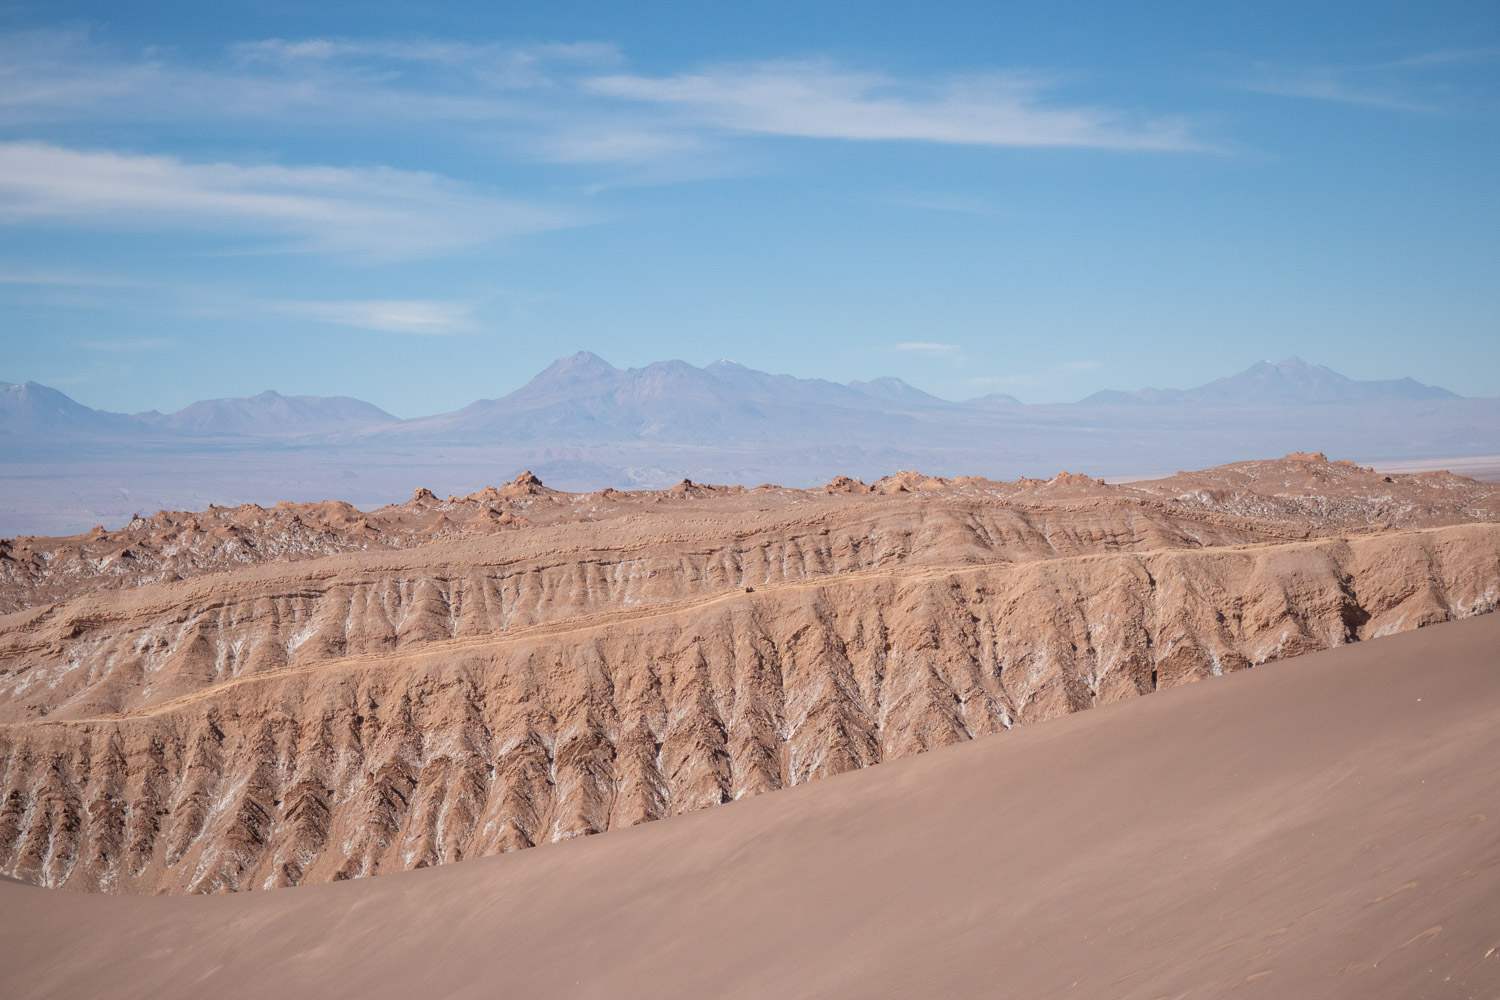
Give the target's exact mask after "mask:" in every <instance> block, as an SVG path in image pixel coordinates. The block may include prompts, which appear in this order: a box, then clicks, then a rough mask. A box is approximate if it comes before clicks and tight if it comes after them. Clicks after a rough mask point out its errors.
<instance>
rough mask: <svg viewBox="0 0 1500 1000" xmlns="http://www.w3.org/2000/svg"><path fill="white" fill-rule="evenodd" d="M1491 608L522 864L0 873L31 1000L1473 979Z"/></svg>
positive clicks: (11, 984) (1477, 971) (1483, 946)
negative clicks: (292, 877) (224, 872)
mask: <svg viewBox="0 0 1500 1000" xmlns="http://www.w3.org/2000/svg"><path fill="white" fill-rule="evenodd" d="M1497 718H1500V617H1497V616H1495V615H1486V616H1482V617H1478V618H1473V619H1469V620H1466V621H1460V622H1453V623H1449V624H1443V625H1436V626H1432V627H1430V628H1426V629H1422V630H1420V631H1416V632H1408V633H1404V634H1401V635H1396V636H1391V637H1387V638H1382V639H1378V640H1375V641H1371V642H1365V643H1359V644H1357V645H1353V646H1345V647H1342V648H1339V649H1336V650H1331V651H1328V652H1323V653H1314V654H1310V655H1307V656H1303V657H1298V658H1295V659H1292V660H1289V661H1286V662H1282V663H1279V664H1272V665H1267V666H1264V667H1260V668H1258V669H1256V670H1253V671H1246V672H1242V673H1238V674H1235V675H1233V676H1230V677H1224V678H1217V679H1213V680H1210V681H1208V682H1205V683H1202V684H1194V685H1191V686H1188V687H1182V688H1177V689H1174V690H1171V691H1166V692H1163V693H1161V694H1158V695H1156V696H1154V697H1151V698H1144V699H1138V700H1134V701H1131V702H1128V703H1123V704H1119V705H1114V706H1110V707H1108V708H1105V709H1102V710H1099V711H1092V712H1086V713H1081V714H1076V715H1070V716H1067V717H1064V718H1058V719H1054V720H1052V721H1050V722H1047V723H1045V724H1042V725H1037V726H1033V727H1028V728H1025V729H1021V730H1018V731H1016V732H1014V733H1010V734H1007V735H998V736H993V737H988V738H985V739H980V740H976V741H973V742H970V743H966V744H962V745H957V746H952V747H948V748H946V749H943V750H939V751H934V752H932V753H927V754H923V755H920V756H917V757H913V758H910V759H906V760H902V761H898V762H895V763H892V764H889V765H886V766H883V767H879V768H873V769H869V770H863V771H858V772H852V773H848V774H844V775H841V776H838V777H836V778H833V779H831V780H827V781H821V782H817V783H815V784H813V785H809V786H805V787H800V788H796V789H791V790H788V791H785V792H782V793H779V794H776V795H768V796H762V797H759V798H755V799H749V800H746V801H743V802H739V803H735V804H733V805H731V806H727V807H724V808H719V809H712V810H707V811H702V812H697V813H694V814H691V815H687V816H681V817H677V818H675V819H672V820H670V821H667V822H662V823H653V824H649V825H646V826H641V827H635V828H631V829H623V830H617V831H613V832H611V833H609V834H607V835H605V836H602V837H594V838H587V839H584V840H578V841H574V842H571V843H567V844H561V845H557V846H553V847H548V848H546V849H544V850H536V851H525V852H521V853H516V854H509V855H506V856H503V857H497V858H487V859H481V860H475V861H469V862H465V863H462V864H457V865H448V866H444V867H441V868H433V869H426V870H422V871H413V872H406V873H401V874H394V875H390V876H386V877H382V878H376V879H367V880H360V881H356V882H346V883H339V884H333V885H319V886H305V887H301V888H295V889H286V890H280V891H276V892H266V893H249V894H230V895H224V896H209V897H181V896H178V897H140V896H123V895H97V894H79V893H70V892H65V891H57V890H47V889H41V888H35V887H31V886H24V885H17V884H13V883H9V882H7V883H5V884H0V942H3V944H0V948H3V952H4V954H3V956H0V957H3V963H0V977H3V979H0V991H3V992H4V993H5V995H6V996H8V997H12V998H21V997H42V996H49V997H50V996H105V995H108V996H119V997H169V996H184V997H188V996H192V997H199V996H266V997H287V996H324V997H364V998H376V997H400V998H410V997H432V996H454V997H489V996H515V997H549V998H550V997H569V996H580V997H614V996H622V997H623V996H651V997H695V998H696V997H709V996H724V997H767V996H774V997H845V996H846V997H861V998H863V997H898V996H912V997H918V996H923V997H937V996H943V997H960V996H985V997H990V996H1016V997H1028V998H1036V997H1054V996H1055V997H1075V996H1076V997H1112V998H1142V1000H1146V998H1155V997H1173V998H1177V997H1219V996H1236V997H1238V996H1244V997H1271V998H1285V997H1350V998H1370V997H1392V998H1397V997H1399V998H1417V997H1426V998H1445V997H1455V998H1456V997H1475V998H1486V1000H1488V998H1492V997H1494V996H1495V995H1496V994H1497V990H1500V950H1497V949H1500V768H1497V767H1496V761H1500V726H1496V724H1495V720H1496V719H1497Z"/></svg>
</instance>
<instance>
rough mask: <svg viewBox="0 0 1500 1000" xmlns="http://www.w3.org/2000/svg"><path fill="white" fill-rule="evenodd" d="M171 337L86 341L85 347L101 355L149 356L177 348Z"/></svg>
mask: <svg viewBox="0 0 1500 1000" xmlns="http://www.w3.org/2000/svg"><path fill="white" fill-rule="evenodd" d="M176 345H177V342H176V341H175V340H172V339H171V338H169V337H119V338H115V339H111V340H86V341H84V343H83V347H84V348H85V349H87V350H90V351H97V352H99V353H100V354H147V353H151V352H153V351H165V350H170V349H171V348H173V347H175V346H176Z"/></svg>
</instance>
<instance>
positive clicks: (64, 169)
mask: <svg viewBox="0 0 1500 1000" xmlns="http://www.w3.org/2000/svg"><path fill="white" fill-rule="evenodd" d="M581 221H582V219H581V218H580V217H579V216H578V215H577V214H576V213H570V212H565V211H562V210H559V209H555V208H551V207H547V206H543V205H535V204H528V203H525V202H520V201H510V200H506V199H502V198H497V197H493V196H489V195H486V194H481V193H478V192H476V191H474V190H472V189H471V188H469V187H466V186H464V185H460V184H457V183H454V182H452V181H450V180H447V179H445V178H442V177H439V176H437V175H434V174H429V173H420V172H414V171H404V170H395V169H391V168H385V167H375V168H341V167H326V166H306V167H283V166H271V165H258V164H252V165H243V164H236V163H223V162H220V163H189V162H186V161H184V160H181V159H178V158H176V157H171V156H143V155H138V154H131V153H117V152H110V151H102V150H74V149H66V148H63V147H60V146H54V145H50V144H46V143H34V142H11V143H0V224H12V225H15V224H27V223H47V224H66V225H71V226H78V227H85V228H90V229H111V228H127V227H128V228H132V229H138V228H152V229H157V230H177V231H181V230H197V231H208V232H224V231H232V232H235V233H237V234H241V235H250V236H256V237H259V238H261V239H263V240H265V241H267V242H268V245H269V246H270V247H271V248H272V249H281V250H303V251H328V252H341V253H358V254H368V255H375V256H386V257H407V256H421V255H428V254H436V253H443V252H446V251H450V250H454V249H457V248H460V247H464V246H471V245H474V244H479V243H485V242H489V241H491V240H497V239H502V238H505V237H509V236H516V235H520V234H523V233H532V232H538V231H541V230H546V229H557V228H561V227H565V226H569V225H576V224H578V223H580V222H581Z"/></svg>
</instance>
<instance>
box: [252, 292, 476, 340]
mask: <svg viewBox="0 0 1500 1000" xmlns="http://www.w3.org/2000/svg"><path fill="white" fill-rule="evenodd" d="M272 308H274V309H275V310H277V311H279V312H284V313H290V314H294V315H299V316H306V317H309V318H312V319H316V320H321V321H323V322H325V323H334V324H337V325H339V326H353V327H359V328H360V329H364V330H380V331H384V332H386V333H410V334H419V335H424V336H442V335H445V334H453V333H463V332H465V331H468V330H472V329H473V328H474V309H475V304H474V303H472V302H447V301H439V300H431V299H372V300H360V301H348V302H279V303H274V304H273V305H272Z"/></svg>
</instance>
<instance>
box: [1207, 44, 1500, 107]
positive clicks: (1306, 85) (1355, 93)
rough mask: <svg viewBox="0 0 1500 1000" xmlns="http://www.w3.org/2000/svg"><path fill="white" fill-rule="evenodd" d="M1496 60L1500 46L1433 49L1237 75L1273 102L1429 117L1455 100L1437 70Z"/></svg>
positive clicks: (1241, 85)
mask: <svg viewBox="0 0 1500 1000" xmlns="http://www.w3.org/2000/svg"><path fill="white" fill-rule="evenodd" d="M1496 59H1500V47H1487V48H1486V47H1474V48H1449V49H1435V50H1430V51H1426V52H1416V53H1412V54H1410V55H1405V56H1400V57H1397V58H1394V59H1384V60H1380V61H1376V62H1368V63H1360V64H1345V65H1320V66H1288V65H1279V64H1275V63H1265V62H1259V63H1254V64H1252V65H1251V66H1250V67H1249V69H1248V70H1247V71H1245V72H1244V73H1242V74H1241V75H1240V79H1239V80H1238V81H1237V83H1236V86H1237V87H1238V89H1241V90H1246V91H1250V92H1252V93H1258V94H1270V95H1273V96H1277V97H1292V98H1301V99H1305V100H1313V101H1328V102H1332V103H1337V104H1349V105H1355V106H1359V107H1366V108H1377V109H1382V110H1386V111H1408V112H1419V113H1424V114H1431V113H1437V112H1442V111H1444V110H1446V109H1447V108H1448V107H1449V106H1450V105H1451V104H1452V102H1453V100H1454V99H1455V93H1456V92H1455V90H1454V88H1453V87H1452V85H1451V84H1450V83H1449V82H1447V81H1444V82H1442V83H1435V82H1434V81H1433V80H1432V78H1431V76H1430V74H1431V73H1432V72H1434V71H1438V70H1447V71H1450V72H1452V71H1461V70H1462V69H1463V67H1465V66H1469V65H1474V64H1482V63H1488V62H1492V61H1494V60H1496Z"/></svg>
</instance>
